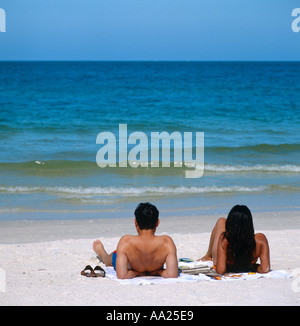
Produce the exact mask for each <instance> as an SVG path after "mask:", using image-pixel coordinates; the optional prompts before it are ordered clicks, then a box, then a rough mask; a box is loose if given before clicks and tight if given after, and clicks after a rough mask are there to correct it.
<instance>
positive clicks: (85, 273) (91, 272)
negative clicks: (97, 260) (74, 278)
mask: <svg viewBox="0 0 300 326" xmlns="http://www.w3.org/2000/svg"><path fill="white" fill-rule="evenodd" d="M80 274H81V275H83V276H86V277H94V276H95V272H94V270H93V268H92V266H90V265H87V266H85V268H84V270H82V271H81V273H80Z"/></svg>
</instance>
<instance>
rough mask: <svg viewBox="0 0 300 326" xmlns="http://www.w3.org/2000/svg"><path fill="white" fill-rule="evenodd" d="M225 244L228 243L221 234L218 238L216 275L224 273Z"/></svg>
mask: <svg viewBox="0 0 300 326" xmlns="http://www.w3.org/2000/svg"><path fill="white" fill-rule="evenodd" d="M227 244H228V242H227V240H226V239H224V237H223V233H222V234H221V235H220V237H219V241H218V249H217V262H216V271H217V273H218V274H224V273H225V272H226V255H227Z"/></svg>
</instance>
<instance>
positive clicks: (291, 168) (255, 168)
mask: <svg viewBox="0 0 300 326" xmlns="http://www.w3.org/2000/svg"><path fill="white" fill-rule="evenodd" d="M205 171H206V172H217V173H234V172H274V173H276V172H278V173H300V165H291V164H286V165H276V164H273V165H261V164H256V165H226V164H206V165H205Z"/></svg>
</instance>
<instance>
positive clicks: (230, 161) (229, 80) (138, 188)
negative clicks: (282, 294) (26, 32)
mask: <svg viewBox="0 0 300 326" xmlns="http://www.w3.org/2000/svg"><path fill="white" fill-rule="evenodd" d="M299 76H300V63H299V62H0V220H24V219H26V220H41V219H90V218H104V217H108V218H109V217H120V218H121V217H132V216H133V211H134V209H135V207H136V206H137V204H138V203H139V202H145V201H149V202H152V203H153V204H155V205H157V207H158V209H159V210H160V215H161V217H162V216H187V215H203V214H220V216H226V215H227V214H228V212H229V210H230V208H231V207H232V206H234V205H236V204H245V205H248V206H249V208H250V209H251V210H252V211H254V212H264V211H274V210H275V211H276V210H280V211H284V210H287V211H288V210H299V209H300V202H299V195H300V132H299V126H300V79H299ZM121 124H126V125H127V129H128V134H130V133H134V132H141V133H144V134H145V135H147V137H149V139H150V135H151V133H152V132H163V131H165V132H167V133H169V134H171V133H173V132H179V133H180V134H181V135H183V134H184V133H185V132H192V133H193V134H196V132H204V174H203V176H202V177H199V178H186V177H185V171H186V170H187V168H186V167H185V166H183V167H181V168H179V167H176V166H174V162H173V161H172V159H171V163H170V167H163V166H161V165H160V166H159V167H151V166H150V165H149V166H148V167H142V166H139V167H137V168H135V167H132V166H130V165H128V166H127V167H119V166H118V164H117V166H116V167H105V168H101V167H99V166H98V165H97V162H96V155H97V152H98V151H99V149H101V146H103V145H100V144H97V142H96V139H97V136H98V134H99V133H102V132H110V133H112V134H114V135H115V136H116V151H117V158H118V154H119V153H118V130H119V125H121ZM195 147H196V145H195V144H194V145H193V148H192V149H193V151H195ZM171 152H172V146H171ZM171 154H172V153H171ZM171 156H172V155H171ZM137 159H138V156H137Z"/></svg>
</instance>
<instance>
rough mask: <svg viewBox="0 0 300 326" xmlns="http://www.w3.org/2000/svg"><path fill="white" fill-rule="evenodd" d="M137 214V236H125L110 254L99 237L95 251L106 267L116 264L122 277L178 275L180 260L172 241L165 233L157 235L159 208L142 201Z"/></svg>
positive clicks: (94, 247) (118, 274)
mask: <svg viewBox="0 0 300 326" xmlns="http://www.w3.org/2000/svg"><path fill="white" fill-rule="evenodd" d="M135 216H136V218H135V227H136V230H137V233H138V235H135V236H134V235H125V236H123V237H122V238H121V239H120V241H119V243H118V246H117V250H116V251H115V252H112V253H111V254H108V253H107V252H106V250H105V249H104V246H103V244H102V243H101V241H100V240H96V241H94V243H93V249H94V251H95V252H96V254H97V255H98V256H99V257H100V259H101V260H102V261H103V262H104V263H105V264H106V266H114V267H115V269H116V272H117V277H118V278H121V279H125V278H133V277H136V276H143V275H159V276H162V277H166V278H169V277H173V278H177V277H178V261H177V253H176V247H175V244H174V242H173V240H172V239H171V238H170V237H169V236H166V235H164V236H156V235H155V234H154V233H155V231H156V228H157V227H158V225H159V219H158V211H157V209H156V207H155V206H154V205H151V204H150V203H141V204H139V205H138V207H137V209H136V210H135ZM114 262H115V264H114ZM164 264H166V268H165V269H164Z"/></svg>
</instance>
